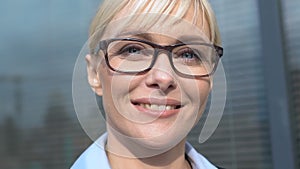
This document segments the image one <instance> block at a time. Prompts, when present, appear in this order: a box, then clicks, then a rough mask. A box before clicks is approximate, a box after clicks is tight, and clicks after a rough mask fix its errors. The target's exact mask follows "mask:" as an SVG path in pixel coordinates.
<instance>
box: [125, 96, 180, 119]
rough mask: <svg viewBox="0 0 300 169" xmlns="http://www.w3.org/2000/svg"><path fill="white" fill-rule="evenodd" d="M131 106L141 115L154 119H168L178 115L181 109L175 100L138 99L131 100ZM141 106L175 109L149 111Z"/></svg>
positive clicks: (178, 102)
mask: <svg viewBox="0 0 300 169" xmlns="http://www.w3.org/2000/svg"><path fill="white" fill-rule="evenodd" d="M131 104H132V105H133V106H134V107H135V108H136V109H137V110H138V111H139V112H142V113H145V114H147V115H150V116H153V117H156V118H168V117H171V116H174V115H176V114H178V112H179V111H180V109H181V108H182V107H183V105H182V104H181V102H180V101H178V100H175V99H158V98H139V99H132V100H131ZM141 104H155V105H168V106H173V107H176V108H175V109H170V110H151V109H147V108H145V107H143V106H141Z"/></svg>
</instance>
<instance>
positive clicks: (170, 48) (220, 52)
mask: <svg viewBox="0 0 300 169" xmlns="http://www.w3.org/2000/svg"><path fill="white" fill-rule="evenodd" d="M114 41H133V42H141V43H145V44H147V45H150V46H151V47H152V48H153V49H154V54H153V59H152V62H151V64H150V65H149V67H148V68H145V69H144V70H141V71H120V70H117V69H115V68H113V67H112V66H111V65H110V64H109V60H108V52H107V48H108V46H109V44H110V43H112V42H114ZM184 45H204V46H209V47H212V48H214V49H215V50H216V53H217V55H218V59H217V61H216V64H215V65H214V68H213V69H212V71H211V72H210V73H208V74H205V75H191V74H185V73H182V72H180V71H178V70H177V69H176V68H175V66H174V63H173V59H172V51H173V50H174V49H175V48H177V47H180V46H184ZM100 50H102V51H103V53H104V55H105V56H104V57H105V62H106V65H107V66H108V67H109V68H110V69H111V70H112V71H115V72H118V73H125V74H137V73H146V72H148V71H149V70H151V69H152V68H153V66H154V64H155V62H156V60H157V57H158V55H159V53H160V51H161V50H163V51H167V52H168V54H167V56H168V59H169V62H170V64H171V67H172V69H173V70H174V71H175V72H176V73H177V74H180V75H183V76H192V77H207V76H210V75H212V74H213V73H214V72H215V71H216V69H217V66H218V62H219V59H220V58H221V57H222V56H223V50H224V49H223V48H222V47H220V46H217V45H214V44H209V43H200V42H190V43H178V44H173V45H166V46H162V45H158V44H155V43H153V42H150V41H146V40H141V39H137V38H113V39H106V40H102V41H100V42H99V50H97V52H96V54H98V53H99V51H100Z"/></svg>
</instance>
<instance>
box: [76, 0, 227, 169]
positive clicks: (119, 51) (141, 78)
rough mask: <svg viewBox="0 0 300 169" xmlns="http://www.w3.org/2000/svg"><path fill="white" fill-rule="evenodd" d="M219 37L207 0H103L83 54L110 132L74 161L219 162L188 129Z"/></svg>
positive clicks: (89, 164) (184, 165)
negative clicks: (201, 148)
mask: <svg viewBox="0 0 300 169" xmlns="http://www.w3.org/2000/svg"><path fill="white" fill-rule="evenodd" d="M220 44H221V40H220V35H219V32H218V27H217V23H216V21H215V17H214V13H213V11H212V9H211V8H210V5H209V4H208V2H207V0H172V1H170V0H105V1H104V2H103V3H102V5H101V7H100V8H99V10H98V12H97V14H96V16H95V18H94V20H93V22H92V24H91V29H90V40H89V48H90V54H88V55H87V56H86V61H87V70H88V81H89V84H90V86H91V88H92V89H93V90H94V92H95V93H96V94H97V95H98V96H102V98H103V105H104V110H105V117H106V128H107V133H105V134H104V135H102V136H101V137H100V138H99V139H98V140H97V142H96V143H97V144H96V143H94V144H93V145H91V146H90V147H89V148H88V149H87V150H86V151H85V152H84V153H83V154H82V155H81V156H80V158H79V159H78V160H77V161H76V162H75V164H74V165H73V166H72V169H77V168H78V169H79V168H80V169H92V168H93V169H96V168H101V169H109V168H112V169H127V168H128V169H143V168H147V169H152V168H163V169H191V168H193V169H202V168H216V167H215V166H214V165H212V164H211V163H210V162H209V161H208V160H207V159H205V158H204V157H203V156H202V155H201V154H199V153H197V152H196V150H195V149H194V148H193V147H192V146H191V145H190V144H189V143H187V142H186V136H187V134H188V132H189V131H190V130H191V129H192V127H193V126H194V125H195V124H196V123H197V122H198V120H199V118H200V117H201V115H202V113H203V111H204V109H205V106H206V102H207V98H208V95H209V93H210V91H211V87H212V77H211V76H212V75H213V73H214V71H215V69H216V67H217V63H218V61H219V58H220V57H221V56H222V53H223V49H222V48H221V47H220ZM101 147H105V148H101Z"/></svg>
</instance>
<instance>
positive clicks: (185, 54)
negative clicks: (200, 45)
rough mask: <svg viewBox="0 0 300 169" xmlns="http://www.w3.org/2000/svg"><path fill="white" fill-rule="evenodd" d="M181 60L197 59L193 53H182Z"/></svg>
mask: <svg viewBox="0 0 300 169" xmlns="http://www.w3.org/2000/svg"><path fill="white" fill-rule="evenodd" d="M181 56H182V58H186V59H193V58H194V57H197V56H196V54H195V53H193V52H184V53H182V54H181Z"/></svg>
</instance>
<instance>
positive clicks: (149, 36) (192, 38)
mask: <svg viewBox="0 0 300 169" xmlns="http://www.w3.org/2000/svg"><path fill="white" fill-rule="evenodd" d="M153 34H155V33H149V32H145V31H138V30H133V31H124V32H121V33H119V34H118V35H117V36H118V37H119V36H121V37H124V36H125V37H126V36H130V35H131V36H135V37H137V38H141V39H143V40H148V41H153ZM162 35H163V34H162ZM173 39H174V40H176V41H175V43H176V44H177V43H183V42H199V41H201V42H207V41H208V40H207V39H208V37H205V38H203V36H198V35H182V36H179V37H178V38H173Z"/></svg>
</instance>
